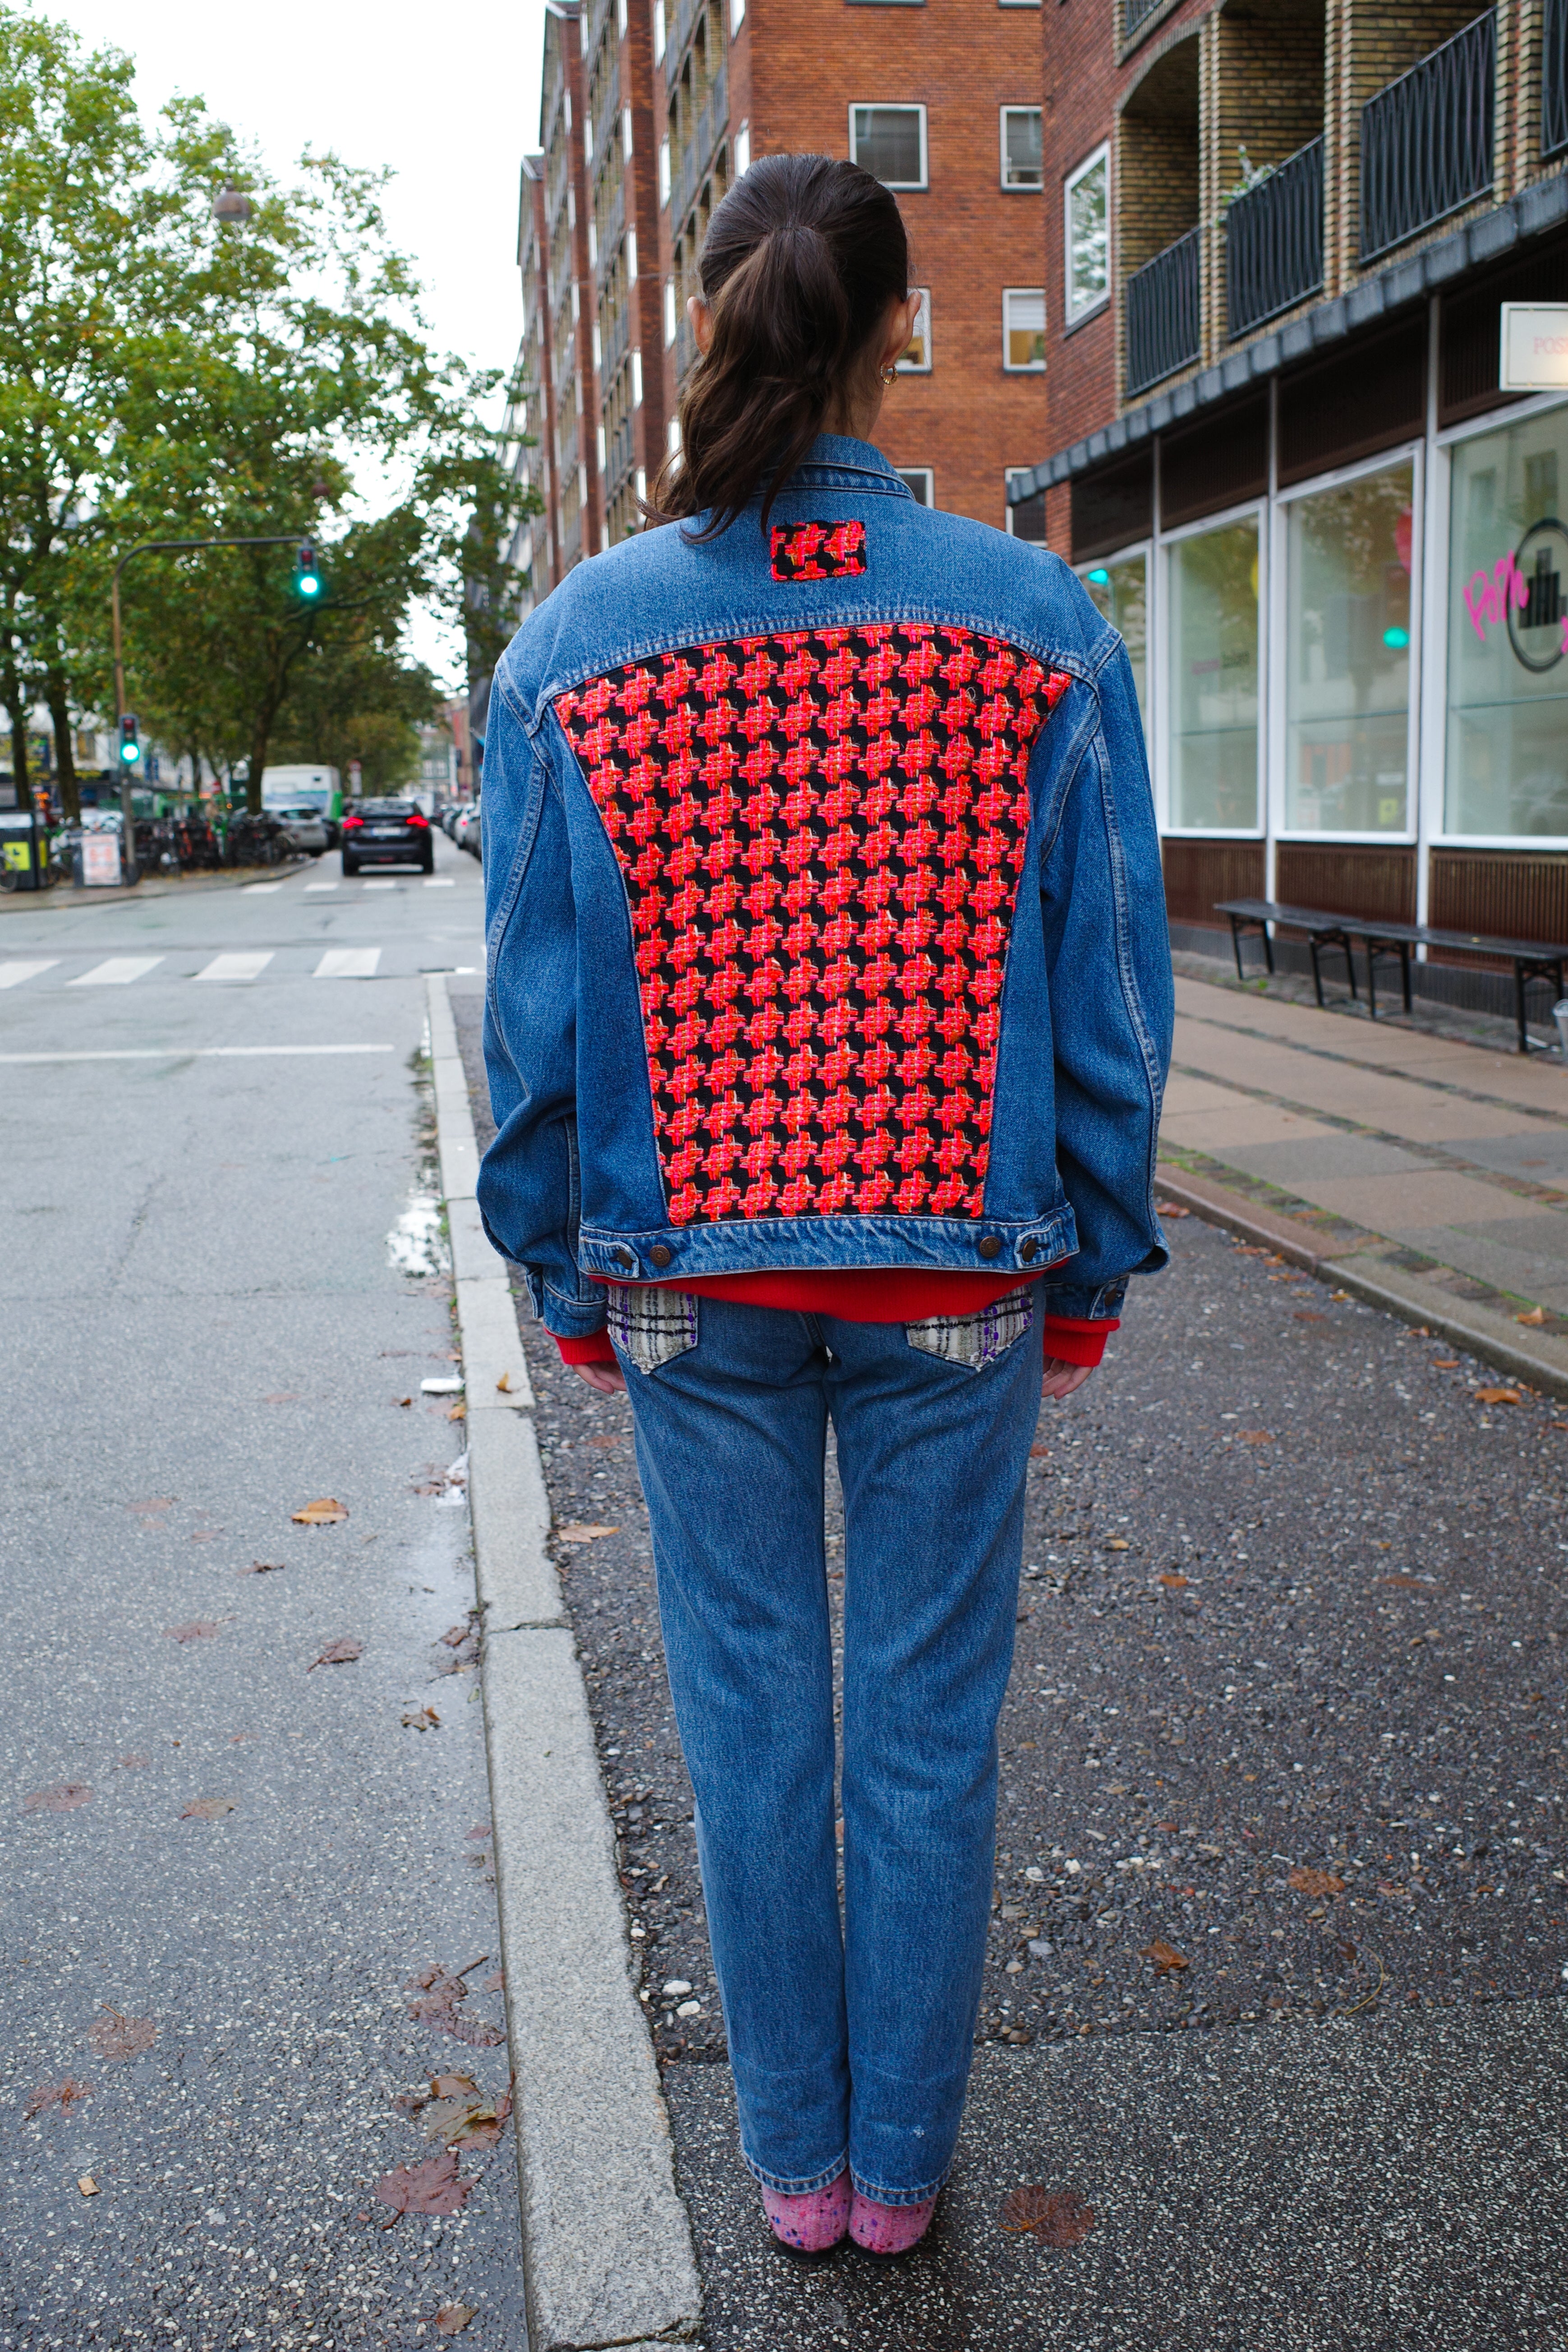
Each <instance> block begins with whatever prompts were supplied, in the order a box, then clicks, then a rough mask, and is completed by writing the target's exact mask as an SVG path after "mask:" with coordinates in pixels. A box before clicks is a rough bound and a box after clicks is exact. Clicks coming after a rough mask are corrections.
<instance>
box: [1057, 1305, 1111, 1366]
mask: <svg viewBox="0 0 1568 2352" xmlns="http://www.w3.org/2000/svg"><path fill="white" fill-rule="evenodd" d="M1040 1328H1041V1331H1042V1333H1043V1335H1044V1338H1045V1350H1046V1354H1047V1356H1049V1357H1050V1358H1051V1359H1052V1360H1053V1361H1054V1362H1056V1363H1058V1364H1089V1365H1094V1364H1098V1363H1099V1361H1100V1358H1101V1357H1102V1356H1103V1355H1104V1353H1105V1343H1106V1341H1107V1340H1108V1339H1110V1335H1111V1333H1112V1332H1113V1331H1120V1330H1121V1318H1120V1317H1118V1316H1112V1317H1110V1318H1107V1319H1106V1320H1104V1321H1095V1322H1089V1320H1088V1319H1087V1318H1084V1317H1082V1316H1078V1315H1042V1316H1041V1318H1040Z"/></svg>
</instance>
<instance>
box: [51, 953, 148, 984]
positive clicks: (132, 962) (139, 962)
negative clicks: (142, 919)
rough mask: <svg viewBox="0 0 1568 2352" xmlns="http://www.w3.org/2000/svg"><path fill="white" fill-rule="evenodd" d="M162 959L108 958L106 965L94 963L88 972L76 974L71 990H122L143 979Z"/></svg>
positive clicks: (144, 957)
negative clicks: (134, 981)
mask: <svg viewBox="0 0 1568 2352" xmlns="http://www.w3.org/2000/svg"><path fill="white" fill-rule="evenodd" d="M162 962H163V957H162V956H161V955H155V956H110V959H109V961H108V962H107V963H95V964H94V965H93V968H92V970H91V971H80V972H78V974H77V976H76V978H75V979H74V980H73V981H72V982H70V985H71V987H72V988H124V987H126V986H128V985H129V983H130V982H132V981H133V980H142V979H143V978H144V977H145V976H146V974H147V973H148V972H150V971H153V968H154V966H155V965H157V964H161V963H162Z"/></svg>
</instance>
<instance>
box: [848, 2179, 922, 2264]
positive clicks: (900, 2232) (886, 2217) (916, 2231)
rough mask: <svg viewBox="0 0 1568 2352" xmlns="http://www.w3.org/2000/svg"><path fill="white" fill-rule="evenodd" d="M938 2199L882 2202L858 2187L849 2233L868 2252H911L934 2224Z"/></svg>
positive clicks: (852, 2207) (850, 2212)
mask: <svg viewBox="0 0 1568 2352" xmlns="http://www.w3.org/2000/svg"><path fill="white" fill-rule="evenodd" d="M935 2211H936V2199H935V2198H934V2197H927V2198H926V2199H924V2200H923V2201H922V2202H921V2204H919V2205H879V2204H878V2203H877V2201H876V2200H875V2199H874V2198H871V2197H862V2196H861V2194H860V2191H859V2190H858V2189H857V2190H856V2191H855V2201H854V2203H853V2204H852V2205H851V2207H850V2209H849V2234H850V2236H851V2237H852V2238H853V2239H854V2241H855V2243H856V2244H857V2245H858V2246H862V2247H864V2249H865V2251H866V2252H867V2253H868V2254H907V2253H908V2252H909V2251H910V2247H911V2246H918V2245H919V2243H920V2242H921V2239H922V2238H923V2237H924V2236H925V2233H926V2231H928V2230H929V2229H930V2228H931V2215H932V2214H933V2213H934V2212H935Z"/></svg>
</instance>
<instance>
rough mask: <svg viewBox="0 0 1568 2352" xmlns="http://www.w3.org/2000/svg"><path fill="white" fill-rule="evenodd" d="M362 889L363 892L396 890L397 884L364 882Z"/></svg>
mask: <svg viewBox="0 0 1568 2352" xmlns="http://www.w3.org/2000/svg"><path fill="white" fill-rule="evenodd" d="M360 887H361V889H362V890H395V889H396V887H397V885H396V883H395V882H362V883H361V885H360Z"/></svg>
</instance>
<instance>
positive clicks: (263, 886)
mask: <svg viewBox="0 0 1568 2352" xmlns="http://www.w3.org/2000/svg"><path fill="white" fill-rule="evenodd" d="M282 887H283V885H282V883H281V882H246V883H243V884H242V885H241V887H240V893H239V895H240V897H241V898H265V897H266V895H267V893H268V890H281V888H282Z"/></svg>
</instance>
